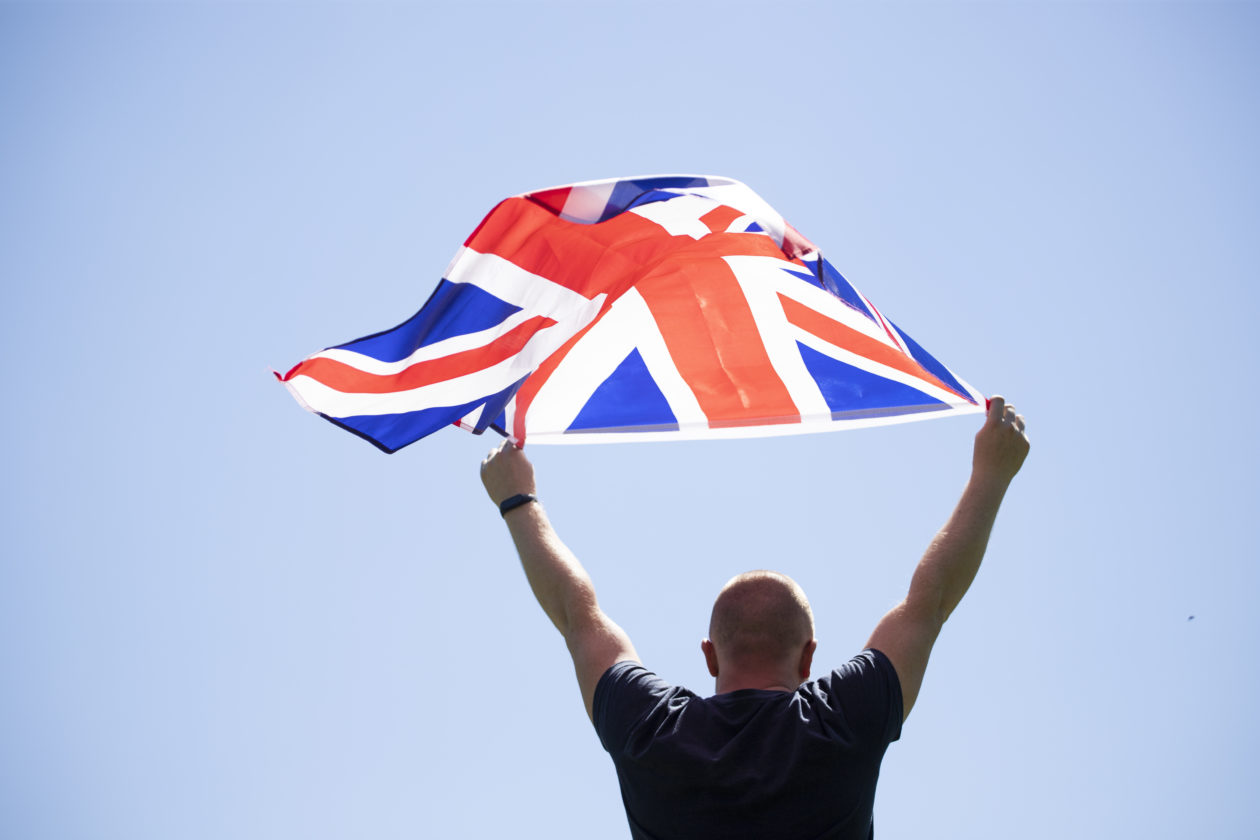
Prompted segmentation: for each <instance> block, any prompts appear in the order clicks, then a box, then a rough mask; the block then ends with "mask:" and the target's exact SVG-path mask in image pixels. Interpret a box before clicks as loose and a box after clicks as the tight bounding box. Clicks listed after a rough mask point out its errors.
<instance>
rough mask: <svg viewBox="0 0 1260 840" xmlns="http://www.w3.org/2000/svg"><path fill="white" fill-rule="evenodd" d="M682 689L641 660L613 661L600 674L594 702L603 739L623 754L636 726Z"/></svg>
mask: <svg viewBox="0 0 1260 840" xmlns="http://www.w3.org/2000/svg"><path fill="white" fill-rule="evenodd" d="M679 691H680V689H678V688H677V687H676V686H672V685H670V684H669V683H667V682H665V680H663V679H661V678H660V677H658V676H657V675H656V674H654V673H652V672H651V671H649V670H648V669H647V668H644V667H643V666H642V665H640V664H639V663H638V662H618V663H617V664H615V665H613V666H612V667H611V668H609V669H608V670H607V671H605V672H604V675H603V676H602V677H600V678H599V682H598V683H597V684H596V686H595V697H594V699H593V700H592V702H591V718H592V720H593V722H594V724H595V732H596V734H598V735H599V742H600V743H601V744H603V745H604V749H605V750H607V751H608V752H609V753H611V754H612V755H618V754H620V753H621V752H622V751H623V750H624V749H625V746H626V742H627V740H629V738H630V735H631V733H632V732H633V731H634V729H635V727H637V726H638V725H639V724H640V723H641V722H642V721H643V720H644V719H645V718H646V717H647V716H648V715H649V714H651V712H652V711H653V710H654V709H656V708H658V707H659V706H660V705H661V704H662V703H668V702H669V700H670V698H671V697H672V695H674V694H676V693H677V692H679Z"/></svg>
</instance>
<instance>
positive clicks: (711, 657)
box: [700, 639, 718, 677]
mask: <svg viewBox="0 0 1260 840" xmlns="http://www.w3.org/2000/svg"><path fill="white" fill-rule="evenodd" d="M700 650H702V651H704V662H705V664H706V665H708V666H709V675H710V676H713V677H716V676H717V675H718V664H717V651H716V650H714V648H713V642H711V641H709V640H708V639H703V640H702V641H701V642H700Z"/></svg>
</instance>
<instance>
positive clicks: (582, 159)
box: [0, 2, 1260, 840]
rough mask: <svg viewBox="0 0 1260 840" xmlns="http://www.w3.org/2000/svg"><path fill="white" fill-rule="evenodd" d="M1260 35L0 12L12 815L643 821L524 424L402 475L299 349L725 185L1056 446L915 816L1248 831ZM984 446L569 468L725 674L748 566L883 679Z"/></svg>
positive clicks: (763, 9)
mask: <svg viewBox="0 0 1260 840" xmlns="http://www.w3.org/2000/svg"><path fill="white" fill-rule="evenodd" d="M1258 36H1260V7H1257V6H1256V5H1254V4H1250V3H1223V4H1216V3H1138V2H1126V3H1087V2H1072V3H1066V2H1064V3H1030V4H1004V3H980V2H973V3H932V4H926V3H889V4H881V5H879V6H878V7H876V6H874V5H868V4H862V5H858V4H849V3H816V4H814V3H799V2H784V3H781V4H776V5H774V6H773V7H770V6H767V5H765V4H757V5H754V4H741V3H731V2H727V3H721V4H717V3H713V4H709V3H699V2H677V3H668V4H667V3H660V4H658V3H633V4H631V3H625V4H613V3H586V4H583V3H565V4H561V3H555V4H548V3H519V4H490V3H464V4H458V5H457V4H446V5H444V6H442V7H424V6H419V5H410V4H401V3H400V4H365V5H352V4H306V3H280V2H275V3H259V4H253V3H230V4H208V3H203V4H192V3H173V4H157V3H135V4H130V3H129V4H121V3H107V2H102V3H83V4H69V3H29V4H27V3H12V2H5V3H0V114H3V115H4V116H3V119H0V279H2V281H3V282H2V284H0V306H2V311H3V312H4V313H5V316H6V323H7V328H6V329H5V330H4V332H3V335H2V336H0V342H2V344H0V347H2V348H3V353H2V354H0V372H2V374H3V377H4V381H5V383H6V386H7V392H8V399H7V401H6V407H7V410H6V411H5V412H4V414H3V419H2V420H0V423H3V425H4V435H3V444H0V445H2V446H3V464H4V471H5V475H6V480H5V482H4V484H3V499H2V501H3V504H2V505H0V517H2V519H0V524H3V533H4V535H5V538H4V543H3V551H2V552H0V557H2V559H0V685H2V686H3V688H2V690H0V835H2V836H5V837H22V838H32V840H35V839H38V840H42V838H58V840H67V839H69V840H77V839H78V838H93V840H96V839H97V838H127V840H149V839H150V838H152V839H153V840H159V838H161V840H167V838H172V837H178V838H181V839H184V838H186V839H187V840H196V838H225V837H231V838H245V839H248V838H268V839H270V838H275V837H307V838H343V837H374V838H382V840H383V839H384V838H394V837H398V838H402V837H483V836H493V835H500V834H504V835H511V836H518V837H538V838H543V837H547V838H566V837H574V838H577V837H583V838H585V837H619V836H627V832H626V830H625V827H624V826H625V818H624V815H623V812H622V809H621V805H620V801H619V797H618V793H617V785H616V781H615V776H614V774H613V770H612V766H611V762H609V761H608V760H607V758H606V756H604V754H603V753H602V752H601V750H600V748H599V745H598V742H597V740H596V738H595V737H594V735H593V733H592V732H591V731H590V729H589V724H588V723H587V721H586V720H585V717H584V715H583V713H582V707H581V701H580V698H579V696H578V692H577V690H576V685H575V684H574V681H573V678H572V675H571V670H570V666H569V662H568V658H567V656H566V654H565V651H564V648H563V645H562V644H561V642H560V640H559V637H558V636H556V635H555V633H554V631H553V630H552V629H551V627H550V625H549V624H548V623H547V621H546V619H545V617H544V616H543V615H542V613H541V611H540V610H539V609H538V608H537V606H536V605H535V604H534V602H533V600H532V597H531V596H530V594H529V590H528V587H527V586H526V584H525V581H524V577H523V575H522V574H521V572H520V570H519V568H518V566H517V562H516V559H515V556H514V554H513V552H512V550H511V546H510V542H509V540H508V538H507V535H506V532H505V530H504V529H503V527H502V525H501V523H500V522H499V520H498V517H497V515H496V513H495V511H494V509H493V508H492V507H491V506H490V504H489V502H488V501H487V500H486V499H485V498H484V495H483V492H482V490H481V487H480V483H479V481H478V479H477V470H476V466H477V463H478V461H479V460H480V458H481V457H482V455H483V454H484V453H485V451H487V450H488V449H489V448H490V446H491V445H492V443H493V442H492V441H490V440H489V439H478V438H475V437H474V436H471V435H468V434H465V433H462V432H459V431H457V430H454V429H451V430H449V431H448V432H444V433H439V434H437V435H434V436H433V437H432V438H429V439H427V440H425V441H422V442H420V443H418V444H416V445H414V446H412V447H410V448H408V449H406V450H404V451H403V452H400V453H398V454H396V455H393V456H384V455H382V454H380V453H379V452H377V451H376V450H374V449H373V448H372V447H370V446H369V445H367V444H366V443H364V442H362V441H360V440H358V439H356V438H354V437H352V436H350V435H347V434H345V433H343V432H340V431H339V430H337V429H335V428H333V427H332V426H330V425H328V424H326V423H323V422H321V421H319V420H317V419H315V418H313V417H311V416H309V415H307V414H305V413H303V412H302V411H301V410H300V409H299V408H298V407H297V406H296V405H295V404H294V403H293V401H292V400H291V399H290V398H289V396H288V395H287V394H286V393H285V391H284V389H283V388H281V387H279V386H278V385H277V384H276V383H275V382H274V380H273V379H272V378H271V376H270V373H269V369H270V368H280V369H285V368H287V367H288V366H290V365H292V364H293V363H294V362H296V361H298V360H299V359H300V358H302V357H304V356H306V355H308V354H309V353H311V352H314V351H316V350H319V349H321V348H322V347H324V346H327V345H329V344H334V343H339V342H342V341H346V340H349V339H351V338H355V337H357V336H360V335H364V334H367V333H370V332H374V331H377V330H380V329H383V328H386V327H389V326H392V325H393V324H395V323H397V322H399V321H401V320H403V319H404V318H406V317H407V316H409V315H410V314H411V313H412V312H413V311H414V310H415V309H416V308H417V307H418V306H419V305H420V304H421V303H422V302H423V301H424V299H425V298H426V297H427V295H428V293H429V291H430V290H431V289H432V287H433V286H434V285H435V284H436V282H437V280H438V278H439V276H440V274H441V271H442V269H443V268H444V267H445V265H446V264H447V261H448V260H449V259H450V257H451V255H452V254H453V253H454V251H455V249H456V248H457V247H458V245H459V243H460V242H462V240H463V238H464V237H465V236H466V235H467V234H468V233H469V232H470V231H471V230H472V228H473V227H474V226H475V225H476V223H477V222H478V221H479V220H480V219H481V217H482V216H483V215H484V214H485V213H486V212H487V211H488V210H489V209H490V208H491V207H492V206H493V205H494V203H495V202H497V201H498V200H499V199H501V198H503V197H505V196H507V195H511V194H515V193H520V192H523V191H526V190H529V189H534V188H538V187H542V186H548V185H552V184H559V183H566V182H571V181H577V180H588V179H594V178H605V177H615V176H621V175H629V174H640V173H652V172H702V173H712V174H721V175H728V176H731V177H735V178H739V179H740V180H743V181H745V182H746V183H748V184H749V185H750V186H752V187H753V188H754V189H756V190H757V191H758V192H759V193H760V194H761V195H762V196H763V197H765V198H766V199H767V200H768V201H769V202H770V203H771V204H773V205H774V206H775V208H776V209H778V210H779V211H780V212H782V213H783V215H784V216H785V217H786V218H787V219H788V220H789V221H791V222H792V223H793V224H794V225H795V226H796V227H798V228H799V229H800V230H801V231H802V232H803V233H805V235H807V236H809V237H810V238H811V239H813V240H814V241H815V242H817V243H818V244H819V245H820V246H821V247H822V248H823V249H824V252H825V253H826V254H827V256H828V258H829V259H830V261H831V262H832V263H833V264H834V265H835V266H836V267H837V268H838V269H839V270H840V271H842V272H844V274H845V275H846V276H847V277H849V278H850V279H851V280H852V281H853V282H854V283H855V284H856V285H857V286H858V287H859V288H861V289H862V291H863V292H865V293H866V294H867V295H868V296H869V297H870V298H871V299H872V300H874V301H875V302H876V303H877V304H878V305H879V306H880V308H881V309H882V310H883V311H884V312H885V313H886V314H888V315H889V316H890V317H891V318H893V319H894V320H895V321H897V322H898V324H899V325H900V326H902V327H903V328H904V329H905V330H906V331H907V332H909V333H910V334H911V335H913V336H914V337H915V338H916V339H917V340H918V341H920V342H921V343H922V344H923V345H924V346H925V347H927V348H928V349H929V350H931V351H932V352H933V353H935V354H936V355H937V356H938V357H939V358H940V359H942V360H943V361H944V362H945V363H946V364H948V365H950V366H951V367H952V368H953V369H954V370H955V371H957V372H958V373H959V374H960V375H961V376H963V377H964V378H966V379H967V380H968V381H970V382H971V383H972V384H974V385H976V386H977V387H979V388H981V389H982V390H985V391H986V392H1000V393H1003V394H1005V395H1007V396H1008V397H1009V398H1010V399H1011V400H1012V401H1014V402H1015V403H1016V405H1018V406H1019V408H1020V410H1021V411H1022V412H1023V413H1024V414H1025V415H1026V416H1027V418H1028V421H1029V425H1030V431H1031V436H1032V440H1033V451H1032V454H1031V456H1030V458H1029V461H1028V463H1027V464H1026V466H1025V469H1024V471H1023V473H1022V474H1021V475H1020V477H1019V478H1018V479H1017V480H1016V484H1015V485H1014V486H1013V488H1012V491H1011V493H1010V495H1009V496H1008V501H1007V504H1006V507H1005V509H1004V510H1003V513H1002V516H1001V517H1000V519H999V522H998V526H997V529H996V531H995V534H994V537H993V541H992V543H991V546H990V551H989V556H988V558H987V560H986V564H985V567H984V568H983V569H982V570H981V573H980V576H979V578H978V580H977V582H976V584H975V586H974V587H973V589H972V591H971V593H970V594H969V595H968V597H967V599H966V600H965V601H964V602H963V604H962V606H961V607H960V608H959V610H958V612H957V613H956V614H955V616H954V618H953V619H951V621H950V623H949V625H948V626H947V627H946V630H945V632H944V634H943V636H942V638H941V641H940V642H939V643H938V645H937V649H936V652H935V653H934V656H933V661H932V664H931V667H930V668H929V672H928V676H927V680H926V682H925V685H924V689H923V693H922V694H921V695H920V698H919V703H918V705H917V706H916V708H915V711H914V714H913V715H912V717H911V718H910V720H909V722H908V723H907V726H906V728H905V732H904V735H903V738H902V741H901V742H899V743H898V744H896V745H894V746H893V747H892V748H891V749H890V751H889V753H888V756H887V758H886V760H885V763H884V772H883V776H882V781H881V787H880V792H879V797H878V800H877V804H876V824H877V826H878V827H879V833H880V836H884V837H907V836H925V835H929V834H930V835H931V836H939V837H968V838H1006V837H1012V836H1017V837H1024V838H1062V837H1099V838H1103V837H1115V836H1142V837H1151V838H1160V837H1183V836H1204V837H1221V838H1230V837H1247V836H1250V835H1251V833H1252V832H1254V825H1255V823H1256V821H1257V819H1258V818H1260V806H1257V804H1256V800H1255V798H1254V787H1255V782H1254V763H1255V762H1254V756H1255V755H1256V753H1257V751H1258V750H1260V725H1258V724H1257V723H1256V722H1255V720H1254V710H1255V709H1256V708H1257V706H1260V678H1258V676H1257V668H1256V664H1255V663H1256V662H1257V661H1260V622H1258V621H1257V619H1256V617H1255V615H1254V611H1253V602H1254V600H1255V597H1256V595H1257V593H1258V592H1260V571H1258V570H1257V562H1256V549H1255V539H1254V536H1253V534H1252V528H1251V525H1252V519H1253V518H1254V516H1255V511H1256V510H1257V496H1258V487H1257V483H1258V482H1257V477H1256V476H1257V466H1258V461H1260V458H1258V454H1260V453H1258V452H1257V443H1256V438H1255V436H1254V435H1253V434H1251V433H1250V432H1248V431H1247V428H1248V427H1247V423H1248V422H1249V420H1248V418H1249V417H1252V416H1255V414H1256V413H1257V399H1256V397H1255V395H1254V391H1253V390H1252V388H1251V383H1250V375H1249V371H1252V370H1254V368H1255V367H1256V362H1257V360H1258V359H1257V355H1258V354H1257V351H1256V345H1255V338H1254V329H1253V323H1254V321H1255V319H1256V316H1257V314H1258V312H1260V309H1258V307H1257V293H1256V291H1255V286H1254V277H1255V272H1256V265H1257V263H1258V262H1260V244H1258V243H1260V238H1257V236H1256V231H1257V229H1258V226H1257V222H1258V221H1260V203H1258V200H1257V196H1258V195H1260V157H1258V156H1257V155H1256V149H1257V148H1260V121H1258V117H1260V104H1258V103H1260V98H1258V97H1257V80H1258V79H1260V73H1258V71H1260V60H1258V59H1257V58H1256V55H1257V53H1256V49H1255V46H1256V44H1257V43H1258V42H1260V41H1258ZM973 419H974V418H965V417H964V418H955V419H950V420H941V421H934V422H926V423H918V424H911V425H906V426H896V427H890V428H885V429H875V430H867V431H854V432H846V433H843V434H832V435H812V436H803V437H796V438H775V439H763V440H748V441H721V442H697V443H677V444H664V443H663V444H643V445H617V446H591V447H555V448H543V447H537V448H531V449H530V454H531V456H532V457H533V458H534V460H535V463H536V465H537V468H538V472H539V482H540V493H541V494H542V496H543V497H544V499H545V500H546V502H547V505H548V509H549V511H550V512H551V515H552V518H553V520H554V521H555V523H556V525H557V527H558V528H559V530H560V532H561V534H562V536H564V538H565V539H566V540H567V541H568V542H569V544H570V545H571V546H572V547H573V548H574V549H575V550H576V551H577V552H578V554H579V555H580V556H581V557H582V558H583V560H584V561H585V562H586V565H587V567H588V569H589V570H590V572H591V574H592V576H593V577H594V579H595V582H596V585H597V587H598V588H599V591H600V595H601V600H602V603H603V605H604V607H605V609H606V610H607V611H608V612H609V613H610V614H611V615H613V616H614V618H616V619H617V620H618V621H619V622H620V623H621V624H622V625H623V626H624V627H625V628H626V629H627V631H628V632H629V633H630V635H631V637H632V638H633V639H634V641H635V644H636V646H637V648H638V650H639V652H640V654H641V655H642V657H643V658H644V660H645V661H646V662H647V663H648V664H649V666H651V667H653V668H654V669H656V670H657V671H659V672H660V673H662V674H663V675H665V676H666V677H667V678H670V679H672V680H675V681H678V682H682V683H685V684H689V685H691V686H692V687H694V688H696V689H698V690H706V689H708V688H709V686H710V685H711V682H710V680H709V678H708V677H707V675H706V673H705V671H704V666H703V661H702V658H701V656H700V652H699V640H700V639H701V638H702V636H703V635H704V632H705V629H706V624H707V619H708V610H709V606H710V604H711V602H712V598H713V596H714V595H715V594H716V592H717V590H718V589H719V588H720V586H721V585H722V583H723V582H724V581H725V580H726V579H727V578H729V577H730V576H731V575H733V574H735V573H737V572H739V571H743V570H745V569H749V568H758V567H771V568H777V569H781V570H783V571H785V572H787V573H788V574H791V575H792V576H793V577H795V578H796V579H797V580H798V581H800V583H801V584H802V585H803V586H804V588H805V590H806V591H807V592H808V593H809V595H810V597H811V600H812V602H813V605H814V609H815V613H816V615H817V618H818V636H819V639H820V648H819V653H818V660H819V664H820V665H822V664H824V663H833V664H834V663H837V662H839V661H842V660H843V659H845V658H847V657H848V656H849V655H851V654H852V653H853V652H855V651H856V650H857V649H858V648H859V647H860V646H861V644H862V642H863V641H865V639H866V636H867V634H868V633H869V631H870V629H871V628H872V627H873V626H874V624H875V622H876V620H877V619H878V618H879V616H880V615H881V614H882V613H883V611H884V610H885V609H887V608H888V607H889V606H891V605H892V604H893V603H895V602H896V601H897V600H898V599H899V598H900V597H901V595H902V594H903V593H904V590H905V586H906V585H907V583H908V581H909V575H910V572H911V570H912V569H913V566H914V563H915V562H916V561H917V559H918V556H919V554H920V553H921V552H922V550H923V548H924V547H925V546H926V545H927V542H928V540H929V539H930V538H931V536H932V534H933V533H934V532H935V530H936V528H937V527H939V526H940V524H941V523H942V522H943V521H944V518H945V516H946V515H947V514H948V512H949V510H950V508H951V507H952V504H953V502H954V500H955V498H956V496H957V493H958V492H959V490H960V489H961V487H962V484H963V482H964V480H965V478H966V474H967V469H968V466H969V461H970V441H971V436H972V434H973V433H974V429H975V424H974V423H973ZM1190 616H1193V619H1190Z"/></svg>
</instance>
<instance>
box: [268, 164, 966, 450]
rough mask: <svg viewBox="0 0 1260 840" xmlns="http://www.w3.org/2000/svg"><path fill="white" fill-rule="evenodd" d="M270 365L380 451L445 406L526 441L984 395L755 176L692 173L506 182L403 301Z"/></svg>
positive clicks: (849, 419) (866, 415)
mask: <svg viewBox="0 0 1260 840" xmlns="http://www.w3.org/2000/svg"><path fill="white" fill-rule="evenodd" d="M277 377H278V378H280V379H281V381H282V382H284V384H285V385H286V387H288V389H289V391H290V392H291V393H292V394H293V395H294V397H296V398H297V400H298V401H299V402H300V403H301V404H302V405H303V406H304V407H306V408H307V409H308V410H310V411H313V412H315V413H317V414H319V415H320V416H322V417H325V418H326V419H328V420H330V421H332V422H333V423H336V424H337V425H339V426H342V427H343V428H345V429H348V430H349V431H351V432H354V433H355V434H357V435H359V436H361V437H363V438H366V439H367V440H369V441H371V442H372V443H373V444H375V445H376V446H378V447H379V448H381V449H383V450H384V451H386V452H394V451H397V450H398V449H400V448H401V447H403V446H406V445H407V444H409V443H412V442H414V441H416V440H418V439H420V438H422V437H424V436H426V435H428V434H430V433H432V432H434V431H436V430H437V429H439V428H442V427H443V426H447V425H451V424H454V425H456V426H459V427H461V428H464V429H467V430H469V431H472V432H474V433H476V434H480V433H481V432H483V431H485V430H486V429H487V428H493V429H495V430H496V431H499V432H500V433H502V434H504V435H507V436H509V437H511V438H512V439H513V440H514V441H516V442H517V443H519V444H522V445H523V444H524V442H525V441H526V439H529V440H531V441H535V442H539V443H543V442H546V443H571V442H580V443H585V442H604V441H626V440H655V439H664V438H674V439H678V438H712V437H750V436H757V435H769V434H792V433H800V432H811V431H823V430H828V429H837V428H846V427H855V426H870V425H877V424H883V423H895V422H902V421H906V420H915V419H921V418H926V417H935V416H941V415H944V414H950V413H957V412H979V411H982V410H983V397H982V396H981V395H980V394H979V393H978V392H977V391H976V390H975V389H973V388H972V387H971V386H969V385H967V384H966V383H965V382H963V381H962V380H961V379H959V378H958V377H956V376H954V374H953V373H951V372H950V371H949V369H948V368H946V367H945V366H944V365H942V364H941V363H940V362H938V361H937V360H936V359H935V358H934V357H932V356H931V355H930V354H928V353H927V352H926V351H925V350H924V349H923V348H922V347H920V346H919V345H918V344H916V343H915V342H914V340H913V339H911V338H910V336H908V335H906V334H905V333H904V332H902V331H901V330H900V329H899V328H898V327H897V326H896V325H895V324H893V323H892V321H890V320H888V319H887V318H885V317H884V316H883V314H881V313H880V311H879V310H878V309H876V308H875V306H874V305H873V304H872V303H871V302H870V301H869V300H867V298H866V297H865V296H863V295H862V293H861V292H859V291H858V290H857V289H856V288H854V286H853V285H852V284H851V283H849V282H848V281H847V280H846V279H845V278H844V277H843V276H842V275H841V274H840V272H838V271H836V270H835V269H834V268H833V267H832V266H831V264H830V263H828V262H827V261H826V260H825V259H823V258H822V255H821V254H820V253H819V252H818V250H817V248H815V247H814V246H813V244H812V243H810V242H809V241H808V240H806V239H805V238H804V237H803V236H801V235H800V234H799V233H797V232H796V231H795V230H794V229H793V228H792V227H791V226H790V225H788V224H787V223H786V222H784V220H783V217H782V216H780V215H779V214H778V213H776V212H775V211H774V210H773V209H772V208H771V207H770V206H769V205H768V204H766V203H765V202H764V201H763V200H762V199H761V198H760V197H759V196H757V194H756V193H754V192H753V191H752V190H750V189H749V188H748V187H746V186H745V185H744V184H742V183H740V182H738V181H734V180H731V179H729V178H717V177H704V176H693V175H679V176H651V177H642V178H626V179H616V180H607V181H591V182H586V183H581V184H573V185H569V186H565V187H556V188H553V189H547V190H540V191H538V192H532V193H526V194H524V195H520V196H516V197H514V198H509V199H507V200H505V201H503V202H501V203H500V204H499V205H498V206H497V207H495V208H494V209H493V210H492V211H491V212H490V214H489V215H488V216H486V218H485V219H484V220H483V221H482V222H481V224H480V225H479V226H478V227H477V229H476V230H474V231H473V233H472V235H471V236H469V237H468V239H467V241H466V242H465V243H464V246H463V247H462V248H461V249H460V250H459V252H458V253H457V254H456V255H455V258H454V259H453V260H452V261H451V264H450V266H449V267H448V268H447V270H446V272H445V274H444V275H443V279H442V281H441V282H440V283H439V284H438V286H437V289H436V290H434V292H433V294H432V295H431V296H430V298H429V300H428V301H427V302H426V303H425V304H424V306H423V307H421V309H420V311H419V312H417V313H416V314H415V315H414V316H412V317H411V318H410V319H408V320H407V321H405V322H404V323H402V324H400V325H398V326H397V327H394V328H393V329H391V330H387V331H385V332H382V333H377V334H375V335H370V336H367V337H366V338H360V339H358V340H356V341H352V342H349V343H348V344H341V345H338V346H336V347H331V348H329V349H327V350H324V351H323V352H321V353H316V354H315V355H313V356H311V357H310V358H308V359H306V360H304V361H302V362H300V363H298V364H297V365H296V366H294V367H293V369H292V370H290V371H289V372H288V373H286V374H284V375H283V376H280V375H279V374H277Z"/></svg>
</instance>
